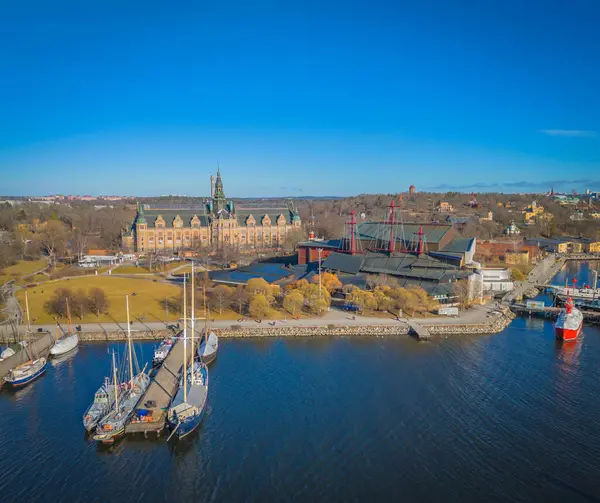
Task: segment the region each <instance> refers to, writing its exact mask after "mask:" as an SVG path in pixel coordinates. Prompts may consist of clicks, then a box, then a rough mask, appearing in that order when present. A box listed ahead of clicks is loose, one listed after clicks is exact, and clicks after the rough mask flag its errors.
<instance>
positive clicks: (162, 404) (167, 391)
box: [125, 339, 192, 435]
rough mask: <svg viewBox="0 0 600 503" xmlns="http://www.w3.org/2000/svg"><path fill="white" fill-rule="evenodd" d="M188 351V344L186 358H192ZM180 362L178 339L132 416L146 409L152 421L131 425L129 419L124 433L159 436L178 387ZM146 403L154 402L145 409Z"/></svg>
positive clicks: (181, 354) (180, 349)
mask: <svg viewBox="0 0 600 503" xmlns="http://www.w3.org/2000/svg"><path fill="white" fill-rule="evenodd" d="M190 349H191V348H190V345H189V344H188V353H189V354H188V358H191V356H192V355H191V351H190ZM182 362H183V341H182V340H179V339H178V340H176V341H175V342H174V343H173V347H172V348H171V351H169V354H168V355H167V357H166V358H165V360H164V362H163V364H162V365H161V366H160V367H159V369H158V370H157V371H156V374H155V375H154V378H153V379H152V380H151V381H150V384H149V386H148V389H147V390H146V393H144V395H143V396H142V398H141V399H140V401H139V403H138V405H137V407H136V413H134V415H133V416H132V417H136V416H137V410H139V409H148V410H152V411H154V412H153V415H152V421H148V422H139V423H137V422H135V423H133V422H131V419H130V420H129V422H128V423H127V425H126V426H125V433H143V434H144V435H147V433H148V432H154V433H156V434H157V435H160V432H161V431H162V430H163V429H164V427H165V423H166V420H167V410H168V408H169V405H170V403H171V400H172V399H173V397H174V396H175V394H176V393H177V389H178V387H179V379H180V377H181V368H182ZM148 402H154V403H153V406H152V407H146V406H145V404H146V403H148Z"/></svg>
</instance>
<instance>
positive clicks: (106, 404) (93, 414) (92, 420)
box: [83, 351, 118, 431]
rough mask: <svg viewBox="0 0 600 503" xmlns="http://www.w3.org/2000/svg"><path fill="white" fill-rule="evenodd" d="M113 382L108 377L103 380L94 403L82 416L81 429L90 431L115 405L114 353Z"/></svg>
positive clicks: (113, 360) (116, 388)
mask: <svg viewBox="0 0 600 503" xmlns="http://www.w3.org/2000/svg"><path fill="white" fill-rule="evenodd" d="M112 365H113V376H114V378H113V382H111V380H110V379H109V378H108V377H105V378H104V384H103V385H102V386H100V388H98V391H96V393H95V394H94V401H93V402H92V405H90V406H89V407H88V408H87V410H86V411H85V413H84V414H83V427H84V428H85V429H86V430H87V431H92V430H93V429H94V428H95V427H96V425H97V424H98V422H99V421H100V420H101V419H102V418H103V417H105V416H106V415H107V414H108V413H109V412H110V410H111V409H112V408H113V405H114V404H115V399H116V398H117V393H118V381H117V367H116V364H115V353H114V351H113V358H112Z"/></svg>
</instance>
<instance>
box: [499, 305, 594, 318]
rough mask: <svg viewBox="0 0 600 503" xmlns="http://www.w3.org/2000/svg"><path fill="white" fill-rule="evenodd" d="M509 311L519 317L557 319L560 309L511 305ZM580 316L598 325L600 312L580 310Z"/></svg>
mask: <svg viewBox="0 0 600 503" xmlns="http://www.w3.org/2000/svg"><path fill="white" fill-rule="evenodd" d="M510 309H511V310H512V311H513V312H514V313H515V314H518V315H521V316H538V317H541V318H552V319H554V318H557V317H558V315H559V314H560V312H561V311H562V308H560V307H553V306H547V307H527V305H526V304H511V305H510ZM580 311H581V314H583V320H584V321H586V322H588V323H599V322H600V312H598V311H584V310H582V309H580Z"/></svg>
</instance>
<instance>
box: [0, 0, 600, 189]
mask: <svg viewBox="0 0 600 503" xmlns="http://www.w3.org/2000/svg"><path fill="white" fill-rule="evenodd" d="M599 18H600V3H598V2H591V1H589V2H586V1H584V2H577V3H575V4H567V3H566V2H560V1H557V0H546V1H543V2H542V1H541V0H532V1H530V2H518V1H516V0H502V1H500V0H496V1H493V0H492V1H489V2H480V1H475V0H467V1H466V2H461V3H460V4H459V3H457V2H449V1H447V0H429V1H427V2H410V3H403V2H381V1H374V2H368V3H367V2H364V1H363V2H357V1H352V0H350V1H349V2H346V3H345V4H344V9H343V10H341V9H340V8H339V4H334V3H328V2H316V1H312V0H308V1H306V2H301V3H297V4H293V5H284V4H281V3H280V2H274V1H263V0H259V1H257V2H252V3H250V4H249V3H247V2H241V1H229V2H225V3H219V4H215V5H208V4H204V3H203V2H188V1H183V2H178V3H177V4H176V5H166V4H163V3H158V2H153V1H150V2H140V1H139V0H132V1H131V2H126V3H125V4H122V3H117V2H113V1H107V2H102V3H101V4H88V3H84V4H81V3H80V2H75V1H73V0H59V1H58V2H55V3H52V4H51V5H50V4H48V3H47V2H45V1H42V0H33V1H32V2H27V4H26V5H25V4H23V3H18V2H5V3H3V4H2V5H0V25H1V26H2V30H0V42H1V44H0V47H3V48H4V49H0V54H2V61H3V77H2V94H3V99H2V103H1V104H0V114H1V115H0V116H1V117H2V120H1V121H0V179H1V180H2V182H1V183H0V195H3V196H18V195H47V194H52V193H63V194H64V193H69V194H92V195H94V194H107V195H109V194H123V195H134V196H158V195H161V194H165V193H182V192H184V193H186V194H188V195H190V196H196V195H197V196H201V195H206V194H207V193H208V183H209V182H208V177H209V175H210V174H211V173H214V172H216V169H217V163H218V164H219V165H220V166H221V170H222V173H223V180H224V183H225V190H226V193H227V196H228V197H286V196H293V197H298V196H350V195H356V194H360V193H390V192H403V191H406V190H408V186H409V185H410V184H414V185H416V187H417V190H418V191H436V192H439V191H452V190H458V191H464V192H470V191H476V192H481V191H498V192H543V191H547V190H550V188H551V187H554V189H555V190H558V191H561V192H570V191H571V190H577V191H580V192H583V191H585V189H588V188H589V189H590V190H593V191H596V190H599V189H600V99H598V89H600V56H599V54H598V51H597V50H596V47H598V46H600V32H599V31H598V30H597V28H596V26H595V24H596V20H597V19H599Z"/></svg>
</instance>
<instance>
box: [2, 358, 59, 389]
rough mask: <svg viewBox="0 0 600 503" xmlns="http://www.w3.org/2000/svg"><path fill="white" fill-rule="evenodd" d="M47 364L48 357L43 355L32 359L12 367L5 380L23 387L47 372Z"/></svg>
mask: <svg viewBox="0 0 600 503" xmlns="http://www.w3.org/2000/svg"><path fill="white" fill-rule="evenodd" d="M47 364H48V362H47V361H46V358H43V357H42V358H38V359H37V360H30V361H28V362H25V363H23V364H22V365H19V366H18V367H15V368H14V369H11V370H10V371H9V373H8V374H7V375H6V376H5V377H4V380H5V381H6V383H7V384H8V385H9V386H12V387H13V388H21V387H23V386H25V385H27V384H29V383H30V382H32V381H35V380H36V379H37V378H38V377H40V376H41V375H42V374H43V373H44V372H46V366H47Z"/></svg>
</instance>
